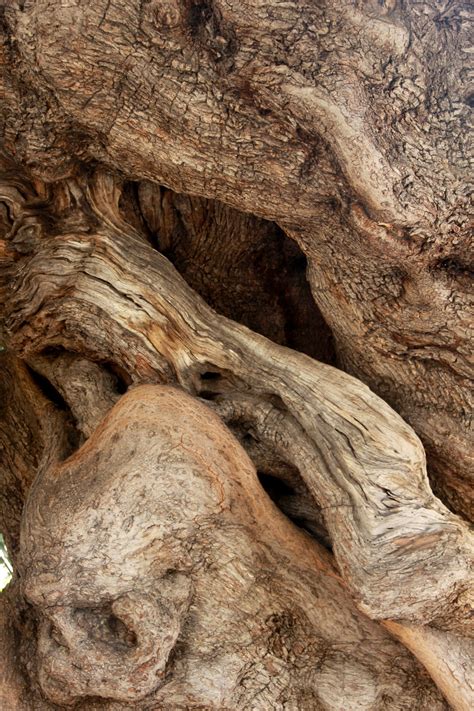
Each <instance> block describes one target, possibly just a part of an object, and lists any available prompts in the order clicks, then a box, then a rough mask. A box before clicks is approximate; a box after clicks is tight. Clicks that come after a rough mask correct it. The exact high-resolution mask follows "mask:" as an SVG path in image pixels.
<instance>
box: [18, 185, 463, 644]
mask: <svg viewBox="0 0 474 711" xmlns="http://www.w3.org/2000/svg"><path fill="white" fill-rule="evenodd" d="M110 180H111V178H107V176H100V175H99V176H98V178H97V179H96V181H95V183H92V184H89V188H88V190H89V195H90V196H91V197H90V201H91V204H93V205H95V209H96V211H97V210H98V209H101V210H102V212H104V213H105V212H106V210H105V208H101V207H100V206H101V204H102V202H104V201H105V200H106V197H107V191H106V188H107V185H108V182H107V181H110ZM74 189H75V190H76V192H78V191H79V186H77V185H76V187H75V188H74ZM107 204H108V203H107ZM96 214H97V213H96ZM36 229H37V230H38V232H37V234H36V236H35V237H31V236H30V237H28V240H29V241H28V254H27V255H26V256H24V257H20V256H19V250H20V248H22V245H23V244H24V242H23V240H24V237H22V232H21V227H20V228H18V226H17V228H16V230H15V229H14V230H13V231H12V240H11V242H10V243H9V246H8V249H7V250H6V252H5V254H6V257H5V259H6V261H7V264H8V269H9V275H10V287H11V288H10V292H9V293H8V294H7V300H6V304H5V307H6V308H5V312H6V325H7V327H8V329H9V331H10V334H11V336H10V343H11V345H12V347H13V348H15V350H16V351H17V352H18V353H20V354H21V355H22V356H23V357H25V358H31V357H32V356H34V355H35V354H37V353H39V352H41V351H42V350H44V349H45V348H48V347H51V346H61V347H64V348H66V349H69V350H72V351H80V352H82V353H85V354H88V355H89V357H91V358H93V359H102V360H106V361H108V362H115V363H118V364H122V366H123V367H125V368H126V369H127V370H128V371H129V373H130V376H131V378H132V379H133V380H135V381H138V382H140V381H142V382H143V381H152V382H153V381H154V382H157V381H158V382H159V381H160V380H163V379H167V380H168V381H173V380H176V381H177V382H179V383H180V385H181V386H182V387H184V388H185V389H186V390H188V391H189V392H191V393H193V394H197V395H201V394H203V393H206V391H207V389H208V388H209V383H210V382H212V385H213V389H214V390H215V391H216V392H217V394H219V395H220V397H221V398H223V399H224V400H225V399H226V397H229V395H230V396H232V397H233V396H234V395H235V393H240V394H241V393H243V394H244V395H246V394H249V393H250V394H251V395H252V396H254V397H256V398H257V399H258V400H259V405H258V407H257V408H255V413H254V415H253V416H252V417H253V419H256V420H258V419H260V420H263V421H265V420H266V418H268V419H269V421H271V422H273V424H272V428H273V430H274V432H275V433H276V436H277V438H278V437H279V438H281V441H282V442H283V443H284V445H285V446H287V447H288V448H289V449H290V451H291V452H292V453H293V456H294V457H299V458H302V457H303V458H304V459H305V462H304V466H301V467H300V471H301V475H302V477H303V478H304V480H305V482H306V484H307V486H308V487H309V488H310V490H311V491H312V493H313V495H314V498H315V500H316V501H317V503H318V504H319V506H320V507H321V508H322V509H323V510H324V516H325V522H326V526H327V528H328V530H329V533H330V536H331V540H332V543H333V547H334V551H335V556H336V560H337V564H338V566H339V568H340V570H341V572H342V575H343V577H344V578H345V579H346V581H347V583H348V585H349V587H350V590H351V592H352V594H353V595H354V596H355V598H356V599H357V601H358V603H359V605H360V606H361V609H363V610H364V611H365V612H366V613H367V614H368V615H369V616H371V617H373V618H375V619H386V618H391V619H406V620H410V621H412V622H414V623H417V624H425V623H429V622H433V623H435V624H436V625H438V626H442V627H446V628H448V629H456V630H458V631H459V630H461V629H462V630H463V631H464V633H465V634H468V633H470V631H472V627H471V624H472V623H471V620H470V615H469V609H468V601H469V595H470V594H471V590H472V577H471V571H472V560H473V558H472V539H471V537H470V534H469V531H468V529H467V527H466V526H465V524H463V522H462V521H461V520H460V519H458V518H457V517H456V516H454V515H453V514H451V513H450V512H449V511H448V510H447V509H446V507H445V506H443V505H442V504H441V502H440V501H438V500H437V499H436V498H435V497H434V496H433V494H432V492H431V490H430V487H429V484H428V480H427V476H426V467H425V457H424V451H423V447H422V446H421V443H420V442H419V440H418V438H417V437H416V435H415V434H414V432H413V431H412V430H411V428H410V427H409V426H408V425H406V424H405V423H404V422H403V420H402V419H401V418H400V417H399V416H398V415H397V414H396V413H395V412H394V411H393V410H391V408H390V407H389V406H388V405H387V404H386V403H385V402H383V401H382V400H381V399H380V398H378V397H377V396H376V395H374V394H373V393H372V392H371V391H370V390H369V389H368V388H367V387H366V386H364V385H363V384H362V383H361V382H360V381H357V380H356V379H354V378H352V377H350V376H348V375H346V374H344V373H342V372H341V371H338V370H335V369H334V368H332V367H330V366H327V365H324V364H321V363H318V362H316V361H313V360H311V359H310V358H308V357H305V356H303V355H301V354H298V353H295V352H293V351H291V350H289V349H286V348H283V347H280V346H278V345H276V344H274V343H272V342H270V341H268V340H267V339H265V338H263V337H261V336H258V335H256V334H254V333H252V332H251V331H249V330H248V329H246V328H245V327H243V326H240V325H238V324H236V323H234V322H231V321H229V320H227V319H225V318H224V317H221V316H219V315H217V314H215V313H214V312H213V311H212V310H211V309H209V307H208V306H207V305H206V304H205V303H204V302H203V301H202V300H201V299H200V298H199V297H197V295H196V294H195V293H194V292H193V291H192V290H191V289H189V287H188V286H187V285H186V283H185V282H184V281H183V280H182V279H181V278H180V276H179V275H178V274H177V272H176V271H175V270H174V268H173V267H172V266H171V265H170V264H169V262H168V261H167V260H166V259H165V258H164V257H163V256H162V255H160V254H159V253H157V252H156V251H155V250H153V249H152V248H151V247H150V246H149V245H147V244H146V243H145V242H144V241H143V240H142V239H138V238H135V237H134V236H133V234H130V233H129V234H126V233H125V232H124V231H123V230H122V229H121V228H120V225H119V224H118V223H116V224H113V222H111V221H110V220H109V219H107V220H104V221H102V224H101V226H100V227H97V228H96V230H95V231H89V232H83V233H81V234H80V236H79V235H77V234H76V233H74V232H70V233H64V232H61V231H60V230H59V233H57V235H56V236H48V234H47V233H46V232H43V233H42V234H41V228H40V226H39V225H38V224H37V225H36ZM23 251H24V247H23ZM209 374H211V375H209ZM215 394H216V393H214V395H215ZM275 408H276V412H275ZM251 419H252V418H251ZM430 581H432V582H430Z"/></svg>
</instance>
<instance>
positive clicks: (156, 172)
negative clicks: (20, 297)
mask: <svg viewBox="0 0 474 711" xmlns="http://www.w3.org/2000/svg"><path fill="white" fill-rule="evenodd" d="M468 6H469V3H467V2H463V0H457V1H456V2H435V1H434V0H433V1H431V2H428V1H427V2H424V3H422V4H420V3H413V2H408V3H399V2H386V3H383V4H381V3H379V2H372V1H371V2H364V3H344V2H339V1H338V0H332V1H331V2H324V3H314V2H310V1H309V0H308V1H305V2H287V1H286V0H285V2H282V1H279V2H273V1H272V2H271V3H269V2H265V1H264V0H258V1H255V2H251V3H242V2H240V0H238V1H237V0H236V1H235V2H234V1H231V2H229V0H226V1H225V2H224V1H223V0H213V1H212V2H207V1H206V2H194V0H193V2H178V0H167V1H166V2H165V3H163V2H159V3H156V2H141V1H139V0H128V1H127V2H122V0H94V1H93V2H92V1H88V2H84V1H81V2H80V3H75V2H72V3H67V4H66V5H65V4H64V3H63V2H62V0H40V1H39V2H38V1H36V2H30V1H28V0H27V1H26V2H25V1H24V0H22V1H21V2H19V0H12V2H10V3H8V7H6V8H5V9H4V11H3V15H4V25H5V33H4V44H3V49H2V52H3V59H2V60H0V61H2V71H1V72H0V74H1V76H0V82H1V83H2V87H3V89H4V95H5V99H6V100H5V104H4V106H5V109H4V111H2V114H3V116H4V125H5V145H6V147H7V148H8V150H10V151H11V152H12V153H14V154H15V155H16V156H17V158H18V159H19V160H20V161H21V162H23V163H25V164H27V165H28V166H30V168H31V169H32V170H33V171H34V173H35V174H36V175H37V176H40V177H42V178H43V179H44V178H46V179H47V180H54V179H58V178H61V177H64V176H67V175H71V174H73V173H74V172H75V171H77V169H78V165H80V164H81V163H83V162H90V161H93V162H94V163H96V162H97V161H99V162H102V163H105V164H107V165H108V166H109V167H112V168H113V169H114V170H120V171H122V172H124V173H125V174H126V175H127V176H128V178H132V179H138V178H145V179H149V180H151V181H157V182H159V183H161V184H163V185H167V186H169V187H171V188H173V189H174V190H175V191H177V192H187V193H191V194H198V195H204V196H206V197H210V198H218V199H220V200H222V201H224V202H226V203H228V204H231V205H233V206H235V207H237V208H239V209H241V210H244V211H247V212H252V213H254V214H258V215H260V216H264V217H266V218H270V219H274V220H277V221H278V222H279V224H280V225H281V226H282V227H283V228H284V229H285V230H286V231H287V232H288V234H290V235H292V236H293V237H294V238H295V239H296V240H298V242H299V244H300V246H301V248H302V249H303V251H304V252H305V254H306V256H307V258H308V262H309V264H310V272H309V274H310V277H309V278H310V282H311V287H312V293H313V296H314V298H315V301H316V302H317V304H318V306H319V308H320V309H321V311H322V313H323V316H324V318H325V320H326V322H327V323H328V324H329V325H330V327H331V329H332V331H333V333H334V335H335V338H336V346H337V349H338V353H339V358H340V359H341V362H342V364H343V365H344V367H345V368H346V369H348V370H350V371H351V372H352V373H354V374H356V375H357V376H358V377H359V378H361V379H362V380H363V381H365V382H366V383H367V384H369V385H370V386H371V387H372V389H374V390H375V391H376V392H377V393H378V394H380V395H381V396H382V397H383V398H384V399H385V400H387V401H388V402H390V404H392V405H393V407H395V409H397V410H398V411H399V412H400V413H401V414H402V416H403V417H404V418H405V419H406V420H407V421H409V422H410V423H411V424H412V426H413V427H414V428H415V430H416V431H417V432H418V434H419V435H420V436H421V437H422V439H423V442H424V444H425V446H426V448H427V452H428V455H429V457H430V462H431V468H430V472H431V476H432V480H433V482H434V484H435V485H436V490H437V491H439V492H440V493H441V494H442V496H443V497H444V500H445V501H446V502H448V503H449V505H450V506H451V507H452V508H454V509H455V510H458V511H460V512H462V513H463V514H464V515H465V516H467V517H468V518H469V517H472V510H473V509H472V476H471V472H472V470H473V459H472V451H473V448H472V433H471V430H470V426H471V413H472V409H473V403H472V388H471V379H472V373H473V370H472V357H471V356H472V347H471V343H472V290H471V285H472V279H471V276H472V271H471V262H472V241H471V238H470V232H469V213H468V209H469V207H468V205H469V204H468V197H467V190H466V183H467V169H468V166H469V160H470V149H469V145H468V143H467V139H466V137H467V135H468V130H467V127H468V125H469V123H470V120H471V101H472V94H471V93H470V88H469V85H468V83H467V82H468V78H467V77H468V73H467V72H466V71H465V62H466V60H467V58H468V57H469V46H470V39H469V23H468Z"/></svg>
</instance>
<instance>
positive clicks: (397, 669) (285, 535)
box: [20, 385, 444, 711]
mask: <svg viewBox="0 0 474 711" xmlns="http://www.w3.org/2000/svg"><path fill="white" fill-rule="evenodd" d="M20 572H21V575H22V584H23V589H24V592H25V593H26V595H27V598H28V599H29V601H30V602H32V603H33V604H34V607H35V611H36V613H37V615H38V624H39V636H38V646H37V649H36V650H34V649H32V648H31V645H30V648H29V649H25V650H24V654H25V656H26V659H28V658H30V659H31V658H32V657H33V658H34V660H35V664H37V666H38V678H39V684H40V687H41V689H42V691H43V693H44V694H45V695H46V697H47V698H48V699H49V700H50V701H52V702H54V703H57V704H60V705H68V704H70V703H72V702H74V701H81V699H82V698H84V697H86V699H87V697H99V698H105V699H109V700H115V701H122V702H128V703H129V704H131V705H130V706H126V708H156V707H157V705H158V707H159V708H163V709H177V708H183V709H185V708H186V709H187V708H205V709H213V708H215V709H246V708H255V709H262V711H263V710H264V709H269V708H291V709H295V710H296V709H318V708H321V709H323V708H324V709H326V708H327V709H340V708H341V707H351V708H361V709H365V708H366V709H369V708H370V709H378V708H382V707H386V708H390V709H400V710H401V709H404V708H410V707H412V706H413V705H416V706H417V707H418V708H420V709H426V710H428V709H432V708H435V709H443V708H444V703H443V701H442V700H441V698H440V697H439V696H438V695H437V692H436V690H435V687H434V686H431V684H430V682H429V681H428V679H427V678H424V675H423V673H422V671H421V669H420V668H419V667H418V666H417V664H416V663H415V662H414V660H413V659H412V658H410V655H409V654H408V653H407V652H405V651H404V650H403V649H402V648H401V647H400V645H399V644H397V643H396V642H394V641H393V640H392V639H391V638H390V636H389V635H388V634H387V633H385V632H384V631H383V630H382V628H381V627H379V626H378V625H376V624H375V623H373V622H370V621H369V620H367V619H366V618H365V617H364V616H363V615H362V614H361V613H360V612H358V611H357V610H356V608H355V607H354V604H353V602H352V600H351V599H350V597H349V595H348V594H347V592H346V591H345V590H344V588H343V586H342V585H341V581H340V579H339V576H338V575H337V573H336V571H335V570H334V568H333V567H332V565H331V562H330V560H329V556H328V554H327V552H326V551H324V550H323V549H321V548H320V547H319V546H318V545H317V544H316V543H314V542H313V541H312V540H311V539H310V538H309V537H308V536H307V535H306V534H304V533H303V532H301V531H299V530H298V529H297V528H296V527H294V526H293V525H292V524H291V523H290V522H289V521H288V519H286V517H285V516H283V515H282V514H281V513H280V512H279V511H278V509H277V508H276V507H275V506H274V505H273V504H272V502H271V501H270V500H269V499H268V498H267V497H266V496H265V495H262V489H261V486H260V484H259V482H258V479H257V476H256V473H255V469H254V468H253V466H252V463H251V461H250V460H249V459H248V458H247V456H246V454H245V452H244V450H243V449H242V448H241V446H240V445H239V444H238V442H237V441H236V440H235V439H234V438H233V437H232V436H231V435H230V433H229V431H228V430H227V429H226V428H225V427H224V426H223V424H222V422H221V421H220V420H219V418H218V417H217V416H216V415H215V414H213V413H212V412H211V411H210V409H209V408H208V407H206V405H205V404H201V403H199V402H198V401H197V400H196V399H195V398H191V397H190V396H189V395H186V394H184V393H183V392H182V391H180V390H178V389H175V388H169V387H163V386H154V385H147V386H140V387H137V388H134V389H132V390H131V391H130V392H128V393H127V394H126V395H124V396H123V397H122V398H121V400H120V401H119V402H118V403H117V404H116V405H115V407H114V408H113V409H112V410H111V411H110V413H109V414H108V416H107V417H106V419H105V420H104V421H103V423H102V424H101V425H100V426H99V427H98V428H97V429H96V430H95V432H94V433H93V434H92V436H91V437H90V438H89V439H88V441H87V442H86V443H85V444H84V445H83V446H82V447H81V448H80V449H79V450H78V451H77V452H76V453H75V454H74V455H72V457H70V458H69V459H67V460H66V461H65V462H63V463H61V464H59V465H57V466H55V467H52V468H50V469H49V470H48V471H44V472H43V473H42V474H40V476H39V477H38V478H37V479H36V481H35V484H34V487H33V489H32V491H31V494H30V495H29V497H28V502H27V506H26V509H25V516H24V520H23V528H22V560H21V565H20ZM341 678H342V679H343V681H342V683H341ZM150 695H151V696H150ZM142 698H143V699H145V698H146V700H145V703H144V705H143V706H142V705H141V704H140V700H141V699H142ZM132 702H133V703H132ZM86 703H87V701H86ZM33 705H34V704H33ZM110 707H111V708H114V707H113V706H110ZM81 708H82V706H81ZM84 708H91V706H90V705H87V706H85V707H84ZM92 708H94V706H93V705H92ZM105 708H109V706H108V705H106V706H105Z"/></svg>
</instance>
